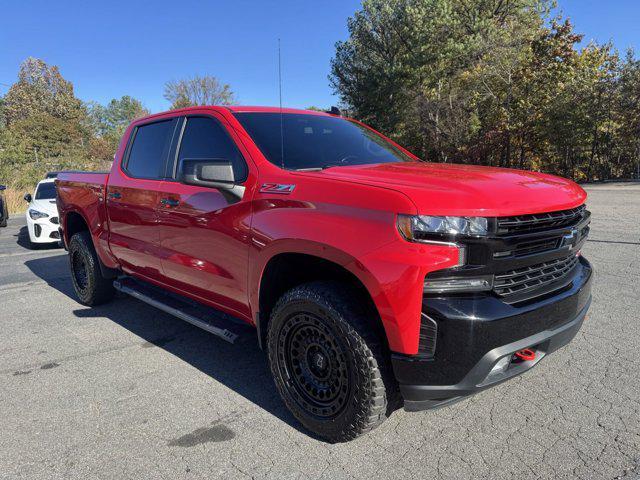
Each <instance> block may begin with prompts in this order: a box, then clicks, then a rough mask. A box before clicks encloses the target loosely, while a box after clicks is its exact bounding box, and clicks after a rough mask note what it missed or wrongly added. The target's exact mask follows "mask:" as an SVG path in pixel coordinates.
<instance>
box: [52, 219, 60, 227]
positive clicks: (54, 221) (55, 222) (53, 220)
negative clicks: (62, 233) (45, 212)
mask: <svg viewBox="0 0 640 480" xmlns="http://www.w3.org/2000/svg"><path fill="white" fill-rule="evenodd" d="M51 223H53V224H54V225H58V223H60V220H58V217H51Z"/></svg>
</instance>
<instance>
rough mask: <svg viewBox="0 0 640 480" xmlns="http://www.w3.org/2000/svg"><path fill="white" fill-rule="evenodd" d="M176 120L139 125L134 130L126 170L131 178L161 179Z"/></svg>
mask: <svg viewBox="0 0 640 480" xmlns="http://www.w3.org/2000/svg"><path fill="white" fill-rule="evenodd" d="M175 124H176V119H171V120H165V121H163V122H155V123H149V124H147V125H141V126H139V127H138V128H137V129H136V132H135V134H134V137H133V144H132V145H131V149H130V151H129V159H128V160H127V167H126V170H127V172H128V173H129V174H131V175H132V176H133V177H138V178H163V177H164V166H165V161H166V158H167V153H168V151H169V148H170V147H171V139H172V137H173V130H174V127H175Z"/></svg>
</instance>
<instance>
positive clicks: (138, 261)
mask: <svg viewBox="0 0 640 480" xmlns="http://www.w3.org/2000/svg"><path fill="white" fill-rule="evenodd" d="M177 123H178V119H177V118H170V119H168V120H161V121H156V122H153V123H147V124H143V125H138V126H136V127H135V129H134V131H133V132H132V134H131V135H132V136H131V140H130V142H129V147H128V149H127V152H126V153H125V155H124V156H123V158H122V163H121V165H120V168H117V169H113V170H112V173H111V175H110V176H109V181H108V186H107V213H108V215H109V232H110V233H109V245H110V247H111V251H112V252H113V254H114V255H115V256H116V258H118V260H119V261H120V264H121V265H122V268H123V270H124V271H125V272H127V273H134V274H138V275H143V276H145V277H147V278H148V279H151V280H159V279H160V277H161V274H162V270H161V266H160V259H159V257H158V246H159V243H160V236H159V232H158V218H157V205H158V199H159V190H160V185H161V182H162V179H163V178H164V176H165V169H166V161H167V158H168V155H169V151H170V150H171V144H172V138H173V135H174V131H175V130H176V125H177Z"/></svg>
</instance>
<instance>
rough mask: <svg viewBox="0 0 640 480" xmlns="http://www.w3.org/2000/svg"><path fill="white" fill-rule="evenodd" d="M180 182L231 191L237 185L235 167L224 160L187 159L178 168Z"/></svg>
mask: <svg viewBox="0 0 640 480" xmlns="http://www.w3.org/2000/svg"><path fill="white" fill-rule="evenodd" d="M178 181H180V182H182V183H186V184H187V185H198V186H200V187H211V188H225V189H231V188H233V186H234V185H235V176H234V174H233V165H232V164H231V162H230V161H229V160H225V159H222V158H203V159H187V158H185V159H184V160H182V161H181V162H180V166H179V168H178Z"/></svg>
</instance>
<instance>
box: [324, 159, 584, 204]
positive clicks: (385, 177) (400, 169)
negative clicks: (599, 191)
mask: <svg viewBox="0 0 640 480" xmlns="http://www.w3.org/2000/svg"><path fill="white" fill-rule="evenodd" d="M318 174H319V175H323V176H327V177H332V178H336V179H337V178H340V179H344V180H349V181H357V182H358V183H367V184H371V185H377V186H382V187H386V188H392V189H394V190H398V191H401V192H403V193H404V194H406V195H407V196H409V198H411V200H412V201H413V202H414V203H415V205H416V207H417V210H418V213H421V214H430V215H467V216H473V215H477V216H487V217H493V216H509V215H524V214H527V213H542V212H551V211H555V210H565V209H569V208H574V207H577V206H578V205H581V204H583V203H584V201H585V199H586V197H587V194H586V193H585V191H584V190H583V189H582V188H581V187H579V186H578V185H577V184H575V183H574V182H572V181H571V180H567V179H564V178H560V177H556V176H553V175H547V174H544V173H537V172H528V171H524V170H513V169H507V168H495V167H479V166H474V165H455V164H444V163H427V162H408V163H385V164H372V165H359V166H349V167H334V168H328V169H325V170H323V171H321V172H318ZM407 213H408V212H407Z"/></svg>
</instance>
